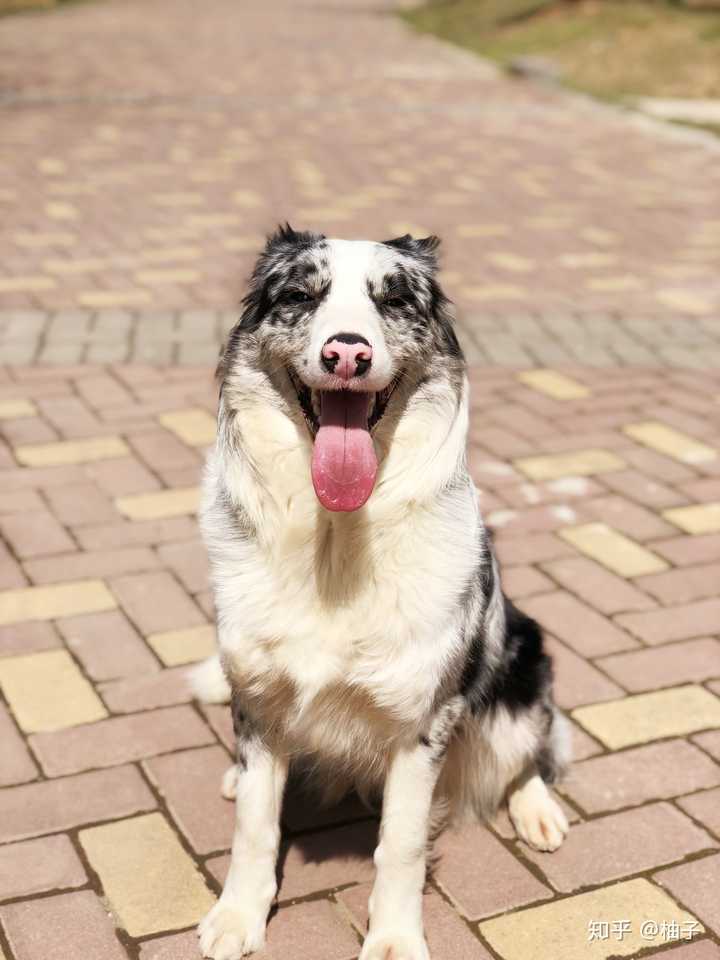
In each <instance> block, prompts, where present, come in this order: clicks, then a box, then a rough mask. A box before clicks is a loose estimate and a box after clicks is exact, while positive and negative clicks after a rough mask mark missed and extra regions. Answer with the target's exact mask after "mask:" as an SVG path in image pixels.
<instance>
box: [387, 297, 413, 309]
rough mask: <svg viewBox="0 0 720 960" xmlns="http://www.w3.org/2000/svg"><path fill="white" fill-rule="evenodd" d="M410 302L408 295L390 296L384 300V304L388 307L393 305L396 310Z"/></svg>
mask: <svg viewBox="0 0 720 960" xmlns="http://www.w3.org/2000/svg"><path fill="white" fill-rule="evenodd" d="M409 302H410V301H409V300H408V299H407V298H406V297H388V299H387V300H384V301H383V304H384V306H386V307H393V308H394V309H395V310H399V309H401V308H402V307H407V305H408V304H409Z"/></svg>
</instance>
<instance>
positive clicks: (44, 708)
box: [0, 594, 107, 733]
mask: <svg viewBox="0 0 720 960" xmlns="http://www.w3.org/2000/svg"><path fill="white" fill-rule="evenodd" d="M0 596H2V595H1V594H0ZM0 686H2V689H3V693H4V694H5V698H6V699H7V701H8V703H9V704H10V706H11V707H12V710H13V713H14V714H15V717H16V718H17V721H18V723H19V724H20V726H21V727H22V729H23V730H25V731H26V732H27V733H38V732H39V731H41V730H60V729H61V728H63V727H72V726H75V724H78V723H92V721H93V720H102V718H103V717H106V716H107V711H106V710H105V708H104V707H103V705H102V703H101V702H100V700H99V699H98V696H97V694H96V693H95V691H94V690H93V688H92V686H91V685H90V684H89V683H88V682H87V680H86V679H85V677H83V675H82V674H81V673H80V671H79V670H78V668H77V667H76V666H75V662H74V661H73V659H72V657H71V656H70V654H69V653H68V652H67V651H66V650H47V651H45V652H44V653H33V654H30V655H29V656H25V657H5V658H3V659H0Z"/></svg>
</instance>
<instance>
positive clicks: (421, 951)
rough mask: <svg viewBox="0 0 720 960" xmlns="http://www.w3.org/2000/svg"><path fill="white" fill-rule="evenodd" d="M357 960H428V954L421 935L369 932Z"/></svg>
mask: <svg viewBox="0 0 720 960" xmlns="http://www.w3.org/2000/svg"><path fill="white" fill-rule="evenodd" d="M359 960H430V954H429V953H428V948H427V944H426V943H425V938H424V937H422V936H408V935H405V934H386V935H385V936H382V935H379V936H373V935H372V934H370V935H369V936H368V937H367V939H366V940H365V944H364V946H363V948H362V953H361V954H360V958H359Z"/></svg>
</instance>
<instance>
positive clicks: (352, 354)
mask: <svg viewBox="0 0 720 960" xmlns="http://www.w3.org/2000/svg"><path fill="white" fill-rule="evenodd" d="M320 362H321V363H322V365H323V366H324V367H325V369H326V370H327V372H328V373H334V374H335V376H336V377H340V379H341V380H352V378H353V377H361V376H362V375H363V374H364V373H367V372H368V370H369V369H370V364H371V363H372V347H371V346H370V344H369V343H368V341H367V340H366V339H365V337H361V336H360V335H359V334H357V333H336V334H334V335H333V336H332V337H329V338H328V339H327V341H326V342H325V345H324V346H323V348H322V350H321V351H320Z"/></svg>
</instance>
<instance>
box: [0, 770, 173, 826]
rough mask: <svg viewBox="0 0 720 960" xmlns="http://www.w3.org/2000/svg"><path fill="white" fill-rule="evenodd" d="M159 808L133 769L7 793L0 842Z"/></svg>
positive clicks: (0, 804) (0, 794) (0, 810)
mask: <svg viewBox="0 0 720 960" xmlns="http://www.w3.org/2000/svg"><path fill="white" fill-rule="evenodd" d="M156 806H157V804H156V802H155V798H154V797H153V795H152V793H151V792H150V790H149V789H148V787H147V785H146V784H145V782H144V780H143V779H142V777H141V776H140V773H139V772H138V771H137V770H136V769H135V768H134V767H117V768H116V769H114V770H97V771H93V772H92V773H83V774H80V776H77V777H65V778H63V779H61V780H44V781H42V782H41V783H29V784H26V785H25V786H21V787H8V788H7V789H5V790H2V791H0V842H3V843H8V842H9V841H11V840H23V839H25V838H26V837H35V836H38V835H40V834H44V833H56V832H58V831H59V830H70V829H72V828H73V827H79V826H81V825H82V824H86V823H95V822H97V821H101V820H114V819H117V818H119V817H129V816H132V814H134V813H139V812H140V811H141V810H153V809H154V808H155V807H156Z"/></svg>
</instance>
